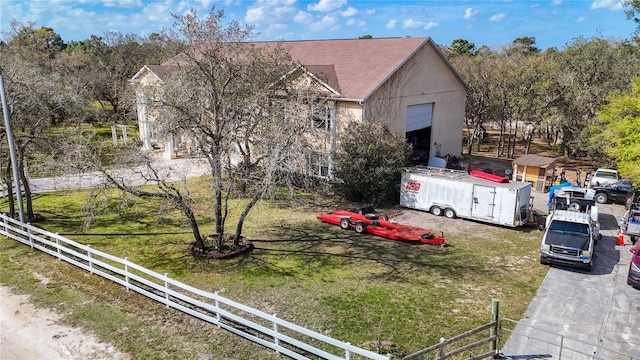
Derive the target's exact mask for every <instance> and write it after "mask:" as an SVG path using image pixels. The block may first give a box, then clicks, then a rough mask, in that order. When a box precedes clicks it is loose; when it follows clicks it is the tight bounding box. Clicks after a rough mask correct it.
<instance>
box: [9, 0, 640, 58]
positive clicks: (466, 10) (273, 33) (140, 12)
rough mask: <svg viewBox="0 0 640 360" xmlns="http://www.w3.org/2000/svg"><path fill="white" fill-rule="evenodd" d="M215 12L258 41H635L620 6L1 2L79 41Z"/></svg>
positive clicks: (607, 2) (462, 1)
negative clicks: (248, 28)
mask: <svg viewBox="0 0 640 360" xmlns="http://www.w3.org/2000/svg"><path fill="white" fill-rule="evenodd" d="M212 6H215V8H216V9H217V10H224V13H225V18H224V21H230V20H237V21H239V22H240V23H241V24H243V25H253V26H255V31H254V38H253V40H256V41H258V40H259V41H271V40H313V39H346V38H358V37H360V36H363V35H371V36H372V37H374V38H381V37H405V36H429V37H431V38H432V39H433V40H434V42H435V43H437V44H439V45H451V42H452V41H453V40H456V39H463V40H467V41H469V42H471V43H473V44H475V45H476V47H478V48H479V47H481V46H485V45H486V46H489V47H491V48H494V49H498V48H500V47H502V46H506V45H509V44H511V43H512V42H513V40H515V39H517V38H519V37H533V38H535V40H536V45H537V46H538V47H539V48H541V49H543V50H544V49H547V48H549V47H557V48H559V49H561V48H563V47H564V46H565V45H567V44H569V43H571V42H572V41H573V40H574V39H575V38H577V37H585V38H592V37H605V38H612V39H617V40H621V39H630V38H631V36H632V34H633V32H634V30H635V28H636V24H635V23H633V22H632V21H631V20H627V18H626V16H625V12H624V8H623V6H622V4H621V1H620V0H438V1H436V0H433V1H431V0H422V1H418V0H391V1H382V0H369V1H365V0H312V1H307V0H0V30H1V31H2V33H1V37H2V39H6V38H7V33H8V30H9V29H10V27H9V25H10V23H11V21H12V20H16V21H18V22H20V23H23V24H28V23H30V22H33V23H34V26H35V28H40V27H42V26H45V27H50V28H52V29H53V30H54V31H55V32H56V33H58V34H59V35H60V36H61V37H62V40H63V41H65V42H69V41H72V40H74V41H80V40H85V39H88V38H89V37H91V35H97V36H102V35H104V34H105V33H107V32H111V31H115V32H120V33H123V34H129V33H134V34H138V35H140V36H147V35H149V34H152V33H158V32H160V31H161V30H162V29H163V28H171V27H172V26H173V22H174V19H173V17H172V14H178V15H181V14H185V13H187V12H189V11H191V9H194V10H195V11H196V12H197V14H198V16H200V17H202V16H205V15H206V14H208V13H209V10H210V9H211V7H212Z"/></svg>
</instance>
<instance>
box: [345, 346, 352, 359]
mask: <svg viewBox="0 0 640 360" xmlns="http://www.w3.org/2000/svg"><path fill="white" fill-rule="evenodd" d="M347 345H351V343H347ZM344 359H345V360H351V352H350V351H349V349H344Z"/></svg>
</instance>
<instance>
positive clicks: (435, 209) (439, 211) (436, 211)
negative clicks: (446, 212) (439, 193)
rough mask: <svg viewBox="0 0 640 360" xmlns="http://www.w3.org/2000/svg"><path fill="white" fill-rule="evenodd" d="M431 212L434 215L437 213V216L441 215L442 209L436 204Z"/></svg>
mask: <svg viewBox="0 0 640 360" xmlns="http://www.w3.org/2000/svg"><path fill="white" fill-rule="evenodd" d="M431 213H432V214H433V215H435V216H440V215H442V209H440V208H439V207H437V206H434V207H432V208H431Z"/></svg>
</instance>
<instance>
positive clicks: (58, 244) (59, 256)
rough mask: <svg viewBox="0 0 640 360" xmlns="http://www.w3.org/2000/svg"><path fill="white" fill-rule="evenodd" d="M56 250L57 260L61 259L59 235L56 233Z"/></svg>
mask: <svg viewBox="0 0 640 360" xmlns="http://www.w3.org/2000/svg"><path fill="white" fill-rule="evenodd" d="M56 252H57V253H58V261H62V252H61V251H60V237H59V236H58V233H56Z"/></svg>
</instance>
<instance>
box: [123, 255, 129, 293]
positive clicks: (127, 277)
mask: <svg viewBox="0 0 640 360" xmlns="http://www.w3.org/2000/svg"><path fill="white" fill-rule="evenodd" d="M128 262H129V258H128V257H126V258H124V282H125V283H126V284H127V285H126V286H125V287H126V288H127V291H129V264H128Z"/></svg>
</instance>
